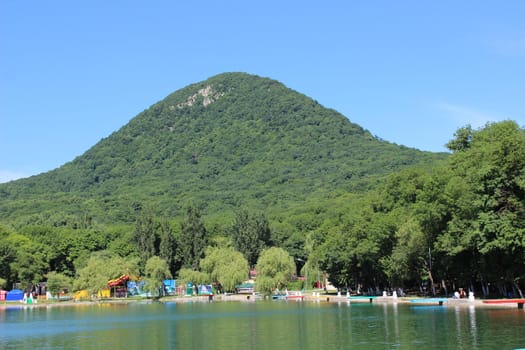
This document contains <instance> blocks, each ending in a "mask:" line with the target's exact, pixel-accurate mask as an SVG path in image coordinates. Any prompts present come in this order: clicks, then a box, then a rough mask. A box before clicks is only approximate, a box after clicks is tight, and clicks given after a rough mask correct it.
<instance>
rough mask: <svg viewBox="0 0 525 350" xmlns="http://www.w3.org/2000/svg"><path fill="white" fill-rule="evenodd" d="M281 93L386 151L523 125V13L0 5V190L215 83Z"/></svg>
mask: <svg viewBox="0 0 525 350" xmlns="http://www.w3.org/2000/svg"><path fill="white" fill-rule="evenodd" d="M230 71H243V72H247V73H252V74H257V75H260V76H264V77H269V78H273V79H276V80H279V81H281V82H282V83H284V84H285V85H287V86H288V87H290V88H292V89H294V90H297V91H299V92H301V93H304V94H306V95H308V96H310V97H312V98H314V99H315V100H317V101H318V102H320V103H321V104H322V105H324V106H325V107H329V108H333V109H335V110H337V111H339V112H341V113H342V114H344V115H345V116H347V117H348V118H349V119H350V120H351V121H353V122H356V123H358V124H360V125H361V126H362V127H364V128H366V129H368V130H370V131H371V132H372V133H373V134H375V135H377V136H379V137H381V138H383V139H385V140H388V141H391V142H395V143H397V144H403V145H406V146H409V147H415V148H419V149H422V150H429V151H444V150H445V147H444V144H445V143H446V142H448V141H449V140H450V139H451V138H452V136H453V134H454V131H455V130H456V129H457V128H458V127H461V126H464V125H466V124H471V125H472V126H473V127H480V126H482V125H484V124H485V123H486V122H488V121H499V120H503V119H513V120H516V121H517V122H518V123H519V124H520V126H524V125H525V111H524V103H525V1H522V0H508V1H493V0H486V1H468V0H467V1H448V0H446V1H432V2H431V1H386V0H385V1H329V0H328V1H325V2H318V1H315V2H314V1H311V2H310V1H282V0H281V1H274V0H267V1H259V2H249V1H248V2H247V1H227V0H224V1H209V0H202V1H198V2H192V1H155V0H152V1H100V0H91V1H53V0H50V1H31V0H29V1H18V0H3V1H1V2H0V182H4V181H7V180H10V179H13V178H17V177H21V176H30V175H34V174H38V173H41V172H44V171H48V170H51V169H54V168H56V167H59V166H60V165H62V164H64V163H66V162H68V161H70V160H73V159H74V158H75V157H76V156H79V155H81V154H82V153H84V152H85V151H86V150H88V149H89V148H90V147H91V146H93V145H94V144H95V143H97V142H98V141H99V140H100V139H101V138H104V137H106V136H108V135H109V134H111V133H112V132H113V131H116V130H118V129H119V128H120V127H121V126H123V125H125V124H126V123H127V122H128V121H129V120H130V119H131V118H133V117H134V116H136V115H137V114H138V113H140V112H141V111H143V110H144V109H147V108H148V107H149V106H150V105H152V104H153V103H155V102H157V101H159V100H161V99H163V98H164V97H165V96H166V95H168V94H169V93H171V92H173V91H176V90H178V89H180V88H182V87H184V86H186V85H188V84H190V83H195V82H198V81H201V80H204V79H207V78H208V77H210V76H213V75H215V74H218V73H222V72H230Z"/></svg>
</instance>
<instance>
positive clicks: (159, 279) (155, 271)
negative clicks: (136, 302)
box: [144, 256, 171, 296]
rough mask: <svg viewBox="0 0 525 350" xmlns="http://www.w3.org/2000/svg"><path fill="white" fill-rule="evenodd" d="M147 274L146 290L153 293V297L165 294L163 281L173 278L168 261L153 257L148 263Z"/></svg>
mask: <svg viewBox="0 0 525 350" xmlns="http://www.w3.org/2000/svg"><path fill="white" fill-rule="evenodd" d="M144 272H145V274H146V278H145V282H146V283H145V285H144V289H145V290H146V291H148V292H151V293H152V295H153V296H160V295H162V294H163V281H164V280H165V279H168V278H171V272H170V269H169V266H168V263H167V262H166V260H164V259H162V258H159V257H158V256H152V257H151V258H149V259H148V261H147V262H146V268H145V269H144Z"/></svg>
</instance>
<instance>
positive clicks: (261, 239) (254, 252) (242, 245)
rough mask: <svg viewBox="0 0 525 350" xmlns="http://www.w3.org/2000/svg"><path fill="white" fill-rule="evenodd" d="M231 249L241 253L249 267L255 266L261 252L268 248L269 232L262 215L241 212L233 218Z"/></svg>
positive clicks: (266, 221)
mask: <svg viewBox="0 0 525 350" xmlns="http://www.w3.org/2000/svg"><path fill="white" fill-rule="evenodd" d="M231 238H232V243H233V247H234V248H235V249H236V250H237V251H239V252H241V253H242V254H243V255H244V257H245V258H246V260H248V264H249V265H250V267H253V266H255V264H256V263H257V259H258V258H259V254H260V253H261V251H262V250H263V249H264V248H266V247H267V246H269V244H270V238H271V232H270V226H269V223H268V220H267V219H266V217H265V216H264V215H263V214H259V215H254V214H250V213H249V212H248V211H247V210H241V211H239V212H238V213H237V215H236V216H235V222H234V224H233V227H232V228H231Z"/></svg>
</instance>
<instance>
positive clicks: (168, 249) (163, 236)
mask: <svg viewBox="0 0 525 350" xmlns="http://www.w3.org/2000/svg"><path fill="white" fill-rule="evenodd" d="M159 258H161V259H163V260H164V261H166V264H168V268H169V269H170V273H171V275H172V276H175V272H176V271H177V265H176V258H177V243H176V241H175V237H174V235H173V231H172V229H171V226H170V224H169V222H168V220H166V219H163V220H162V222H161V225H160V243H159Z"/></svg>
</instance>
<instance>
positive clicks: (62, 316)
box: [0, 301, 525, 350]
mask: <svg viewBox="0 0 525 350" xmlns="http://www.w3.org/2000/svg"><path fill="white" fill-rule="evenodd" d="M515 348H525V311H524V310H518V309H517V308H516V309H514V308H512V309H510V308H509V309H486V308H478V309H474V308H469V307H451V306H448V307H446V306H441V307H440V306H412V305H404V304H402V305H401V304H400V305H396V304H385V305H382V304H377V305H375V304H368V303H352V304H347V303H346V302H344V303H341V304H337V303H311V302H285V301H281V302H275V301H274V302H272V301H258V302H255V303H239V302H212V303H187V304H183V303H180V304H175V303H149V304H146V303H144V304H143V303H133V304H102V305H85V306H72V307H65V306H64V307H48V308H44V307H41V308H40V307H39V308H30V307H29V308H28V307H26V308H23V307H21V306H10V307H8V308H6V309H0V349H18V350H20V349H32V350H34V349H111V350H117V349H128V350H129V349H185V350H187V349H209V350H211V349H227V350H235V349H243V350H246V349H272V350H278V349H425V350H429V349H498V350H504V349H515Z"/></svg>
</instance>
